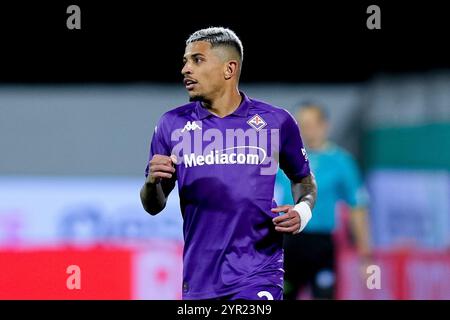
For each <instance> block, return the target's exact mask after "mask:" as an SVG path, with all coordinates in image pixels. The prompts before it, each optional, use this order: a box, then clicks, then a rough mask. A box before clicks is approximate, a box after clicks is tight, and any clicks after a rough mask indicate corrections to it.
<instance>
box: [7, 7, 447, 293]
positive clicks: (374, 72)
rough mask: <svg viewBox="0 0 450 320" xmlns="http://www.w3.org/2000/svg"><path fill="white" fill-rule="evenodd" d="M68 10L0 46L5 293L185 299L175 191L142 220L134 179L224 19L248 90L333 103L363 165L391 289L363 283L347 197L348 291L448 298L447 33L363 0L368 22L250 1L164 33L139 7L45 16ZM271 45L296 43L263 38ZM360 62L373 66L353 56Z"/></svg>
mask: <svg viewBox="0 0 450 320" xmlns="http://www.w3.org/2000/svg"><path fill="white" fill-rule="evenodd" d="M83 5H84V4H83ZM86 6H87V4H86ZM66 7H67V6H66ZM61 8H62V12H63V13H62V17H59V18H58V19H56V18H51V17H50V18H49V19H45V21H43V22H42V24H41V28H40V29H39V30H35V29H33V30H32V29H28V28H26V27H24V25H23V24H20V23H16V24H15V26H17V28H16V29H15V32H16V33H17V34H18V35H20V36H23V37H20V39H21V40H20V41H19V42H20V43H19V44H18V45H17V46H14V47H13V48H14V50H10V51H6V52H3V53H2V61H3V62H4V64H5V65H4V70H3V72H2V73H1V75H0V77H1V79H0V80H1V83H0V150H1V151H0V152H1V158H0V159H1V160H0V299H179V298H180V287H181V272H182V264H181V256H182V245H183V242H182V219H181V215H180V211H179V205H178V196H177V194H176V190H174V192H173V193H172V194H171V196H170V198H169V203H168V205H167V208H166V209H165V210H164V212H162V213H161V214H160V215H158V216H156V217H150V216H149V215H148V214H147V213H145V211H144V210H143V209H142V207H141V204H140V199H139V189H140V187H141V185H142V183H143V181H144V175H143V174H144V169H145V165H146V162H147V158H148V149H149V143H150V138H151V135H152V132H153V128H154V126H155V123H156V121H157V120H158V118H159V117H160V115H161V114H162V113H164V112H165V111H167V110H168V109H170V108H172V107H174V106H177V105H180V104H183V103H185V102H186V99H187V95H186V93H185V92H184V88H183V87H182V85H181V81H180V80H181V77H180V75H179V69H180V66H181V56H182V52H183V50H184V43H183V40H184V39H185V38H186V37H187V36H188V35H189V33H191V32H193V31H195V30H196V29H198V28H201V27H205V26H209V25H225V26H229V27H230V28H232V29H234V30H235V31H236V32H237V34H238V35H240V36H241V38H242V40H243V43H244V48H245V52H246V53H245V54H246V55H245V59H244V69H243V79H242V84H241V90H243V91H245V92H246V93H247V94H248V95H249V96H251V97H255V98H257V99H261V100H266V101H268V102H270V103H273V104H275V105H279V106H283V107H284V108H286V109H288V110H291V111H293V110H294V107H295V106H296V103H298V102H299V101H302V100H313V101H317V102H319V103H322V104H324V105H325V106H326V107H327V109H328V111H329V112H330V121H331V132H330V134H331V139H332V140H333V141H335V142H337V143H338V144H340V145H342V146H344V147H345V148H347V149H348V150H349V151H350V152H351V153H352V154H353V155H355V157H356V158H357V160H358V163H359V164H360V166H361V170H362V173H363V177H364V182H365V184H366V186H367V189H368V191H369V195H370V211H369V214H370V222H371V232H372V235H373V242H374V246H375V250H376V259H375V262H376V263H377V264H378V265H379V266H380V267H381V271H382V281H381V289H380V290H369V289H367V287H366V285H365V283H364V282H363V281H361V278H360V277H359V271H358V270H357V269H358V264H357V258H356V255H355V251H354V248H353V246H352V243H351V242H350V241H349V240H348V239H349V237H348V233H347V230H348V228H347V225H346V217H347V214H348V213H347V209H346V208H345V207H344V206H340V207H339V210H338V212H337V214H338V215H339V216H340V217H341V219H340V221H341V223H340V225H339V228H338V230H337V231H336V239H337V241H338V243H339V256H338V268H339V274H338V284H339V287H338V297H339V299H450V250H449V249H450V174H449V171H450V62H449V59H448V56H449V55H446V54H445V52H443V51H442V50H441V49H442V47H440V46H439V45H434V42H433V41H432V40H431V38H430V37H429V33H428V31H429V30H433V31H434V32H435V33H434V34H435V35H437V37H438V38H439V37H443V36H444V35H448V32H447V31H446V29H442V28H441V29H439V28H438V29H427V30H428V31H424V30H422V29H420V28H410V32H411V33H404V31H405V29H403V27H395V28H394V25H395V26H397V24H394V22H393V19H392V16H393V13H392V11H390V12H391V13H390V14H389V12H388V13H386V14H384V13H383V14H384V15H383V17H386V18H385V20H383V21H384V22H385V24H384V25H383V27H385V26H386V29H388V30H390V31H386V29H383V30H380V31H379V33H378V34H375V35H374V34H373V33H370V31H367V30H365V29H364V28H365V19H366V14H365V8H364V7H363V6H362V5H360V6H358V7H356V8H351V10H349V8H348V7H347V8H346V9H345V10H344V11H345V14H346V16H345V17H353V14H355V15H356V17H358V18H354V19H353V20H352V19H350V18H347V19H345V18H344V21H345V22H342V23H340V24H334V22H336V21H342V20H339V19H338V18H335V19H336V20H333V17H334V16H333V15H332V14H331V13H327V12H328V11H326V12H325V13H324V11H323V10H322V11H318V8H309V7H308V9H309V10H311V11H310V12H314V13H316V12H319V13H320V17H321V18H323V21H328V23H329V25H326V26H328V27H325V26H323V25H321V26H317V25H314V28H312V27H311V25H312V24H311V23H312V21H313V20H315V19H316V18H317V16H316V15H312V16H310V17H309V18H308V17H307V16H308V14H307V13H302V15H301V18H302V19H300V20H302V22H299V23H300V25H297V26H298V29H296V28H293V26H295V25H296V24H295V23H296V22H295V21H297V20H295V19H294V18H295V14H297V13H298V12H297V13H295V12H294V13H293V12H292V11H290V10H289V8H286V7H282V6H280V7H279V8H278V9H275V12H274V11H273V10H272V12H269V9H267V8H265V7H264V8H265V9H266V10H265V11H264V10H263V13H259V14H260V15H262V17H265V18H267V17H266V16H264V14H265V15H268V14H272V15H276V14H278V13H280V14H281V13H283V14H285V15H286V14H288V16H287V17H285V19H282V17H280V16H279V17H278V18H279V20H273V19H272V20H270V22H267V21H268V20H267V19H266V20H264V19H262V20H263V21H260V22H259V21H252V23H250V22H249V23H244V22H242V21H245V16H246V15H247V14H250V13H249V12H241V15H239V16H236V17H234V16H233V17H231V18H230V17H226V16H203V15H202V13H201V12H198V13H197V14H196V15H194V17H193V18H192V19H190V20H193V21H188V22H186V23H185V24H183V25H182V24H181V23H180V25H179V27H178V25H177V26H176V27H175V31H170V30H166V32H164V31H163V30H164V26H165V25H164V24H162V26H161V29H158V30H157V31H155V29H154V27H155V26H156V23H155V22H153V21H152V20H146V18H147V16H146V15H145V14H144V13H143V12H145V10H140V9H142V8H125V9H124V8H121V7H109V9H108V8H105V7H103V8H100V9H99V8H94V7H88V8H86V7H83V6H81V9H82V14H83V16H82V17H85V18H84V19H85V20H82V21H86V24H85V25H83V27H82V30H80V33H79V34H74V33H71V32H70V31H68V30H66V29H65V17H66V16H65V7H64V4H59V5H58V7H51V10H50V9H49V10H47V11H46V12H47V14H48V15H50V14H55V15H57V14H60V12H59V11H58V10H60V9H61ZM32 9H33V10H32ZM32 9H30V11H26V12H25V14H23V15H22V19H27V18H28V19H29V20H30V19H31V21H34V20H33V19H38V18H33V17H35V14H36V10H37V11H38V12H40V11H39V10H41V9H40V8H39V7H37V6H36V5H35V7H32ZM47 9H48V7H47ZM166 9H167V8H166ZM313 9H315V10H313ZM332 9H335V8H329V11H330V12H332V11H333V10H332ZM105 10H106V12H105ZM108 10H109V11H108ZM277 10H279V12H278V11H277ZM342 10H343V9H342ZM382 10H383V9H382ZM393 10H394V9H393ZM305 11H307V10H306V8H305ZM58 12H59V13H58ZM85 12H86V13H85ZM121 12H122V14H124V15H125V17H126V19H124V20H122V23H121V24H120V25H119V26H117V25H115V26H114V25H112V26H110V28H108V27H105V25H104V23H102V22H95V21H96V20H95V17H94V15H95V13H103V15H104V16H110V17H111V16H114V15H115V14H116V15H119V14H120V13H121ZM153 12H155V11H153ZM162 12H166V11H162ZM398 12H400V11H398ZM133 14H136V15H138V19H132V17H134V16H133ZM342 14H344V13H342ZM406 15H407V14H406ZM182 16H183V13H182V12H180V13H179V15H177V16H176V17H174V18H173V20H177V19H178V21H180V20H182V19H181V18H182ZM410 16H411V15H410ZM82 19H83V18H82ZM98 19H100V18H98ZM305 19H306V20H305ZM287 21H288V22H287ZM321 21H322V20H321ZM22 22H23V21H22ZM3 23H5V22H4V21H3ZM53 23H62V26H59V27H58V28H53ZM82 23H83V22H82ZM170 23H173V21H171V22H170ZM167 24H169V22H167ZM255 24H256V26H257V28H256V27H255ZM360 24H362V26H361V25H360ZM336 25H337V27H336ZM399 25H401V23H399ZM9 26H11V25H9ZM330 26H334V27H333V28H331V27H330ZM422 26H423V25H422ZM177 27H178V28H179V29H178V30H176V28H177ZM388 27H391V29H389V28H388ZM428 27H429V28H431V27H433V28H434V27H439V26H435V25H433V26H430V25H428ZM286 28H287V29H286ZM308 28H309V29H308ZM1 30H2V32H4V31H5V30H6V29H5V28H3V27H2V28H1ZM136 30H139V32H137V31H136ZM286 30H288V31H286ZM297 30H301V32H298V31H297ZM436 30H440V32H437V31H436ZM159 31H161V32H159ZM342 34H344V35H345V36H342ZM8 35H9V37H8V38H6V40H5V41H9V40H10V39H12V38H13V37H11V34H8ZM38 35H39V37H37V36H38ZM276 36H278V38H276ZM399 36H400V37H401V39H402V41H399ZM274 38H276V39H280V41H281V43H288V44H289V45H288V46H287V47H288V48H286V46H283V45H279V44H278V43H276V44H275V45H274V44H273V43H272V42H267V39H274ZM11 41H13V40H11ZM305 44H306V45H305ZM424 44H425V45H427V44H430V45H431V44H433V45H432V46H430V47H429V48H430V49H428V47H425V49H424V46H423V45H424ZM267 47H269V49H270V50H269V51H270V53H269V52H266V50H268V49H267ZM420 48H422V49H423V51H420V52H419V49H420ZM156 49H157V50H156ZM277 50H278V51H277ZM280 50H281V52H282V55H281V54H280V56H277V54H278V53H277V52H279V51H280ZM155 51H158V52H155ZM361 55H362V56H364V57H366V58H365V59H363V60H364V61H362V62H360V61H359V60H358V61H357V60H354V59H360V58H361ZM358 57H359V58H358ZM237 183H239V182H237ZM319 188H320V186H319ZM275 191H276V197H277V198H278V199H279V198H280V197H281V195H280V192H281V189H280V188H279V186H277V187H276V190H275ZM69 265H78V266H80V268H81V283H82V284H81V285H82V288H81V290H68V289H67V287H66V279H67V277H68V274H67V273H66V268H67V266H69Z"/></svg>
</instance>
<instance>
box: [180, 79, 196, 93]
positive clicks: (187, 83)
mask: <svg viewBox="0 0 450 320" xmlns="http://www.w3.org/2000/svg"><path fill="white" fill-rule="evenodd" d="M183 83H184V86H185V87H186V89H187V90H188V91H191V90H193V89H194V86H195V85H196V84H197V81H195V80H193V79H188V78H185V79H184V80H183Z"/></svg>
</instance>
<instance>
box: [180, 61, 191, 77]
mask: <svg viewBox="0 0 450 320" xmlns="http://www.w3.org/2000/svg"><path fill="white" fill-rule="evenodd" d="M191 73H192V70H191V68H190V66H189V63H185V65H184V66H183V68H182V69H181V74H182V75H183V76H184V75H186V74H191Z"/></svg>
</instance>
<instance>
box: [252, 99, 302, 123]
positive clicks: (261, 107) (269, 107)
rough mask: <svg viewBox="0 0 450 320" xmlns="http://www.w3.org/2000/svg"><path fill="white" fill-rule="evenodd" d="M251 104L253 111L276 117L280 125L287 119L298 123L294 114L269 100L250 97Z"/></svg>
mask: <svg viewBox="0 0 450 320" xmlns="http://www.w3.org/2000/svg"><path fill="white" fill-rule="evenodd" d="M250 101H251V102H252V104H251V111H252V113H257V114H260V115H261V114H266V116H270V117H272V118H275V119H276V120H277V121H278V122H279V124H280V125H282V124H283V123H285V122H286V121H293V122H295V123H297V121H296V120H295V118H294V116H293V115H292V114H291V113H290V112H289V111H288V110H286V109H285V108H283V107H280V106H276V105H273V104H270V103H268V102H265V101H262V100H257V99H253V98H250Z"/></svg>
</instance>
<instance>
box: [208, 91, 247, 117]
mask: <svg viewBox="0 0 450 320" xmlns="http://www.w3.org/2000/svg"><path fill="white" fill-rule="evenodd" d="M241 101H242V96H241V94H240V93H239V89H238V88H237V87H234V88H233V89H231V90H224V91H223V92H220V93H219V94H218V95H217V96H216V97H214V98H213V99H211V100H210V101H207V102H203V103H202V104H203V106H204V107H205V108H206V109H208V110H209V112H211V113H213V114H215V115H216V116H218V117H220V118H223V117H226V116H227V115H229V114H232V113H233V112H234V111H235V110H236V109H237V108H238V107H239V105H240V104H241Z"/></svg>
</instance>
